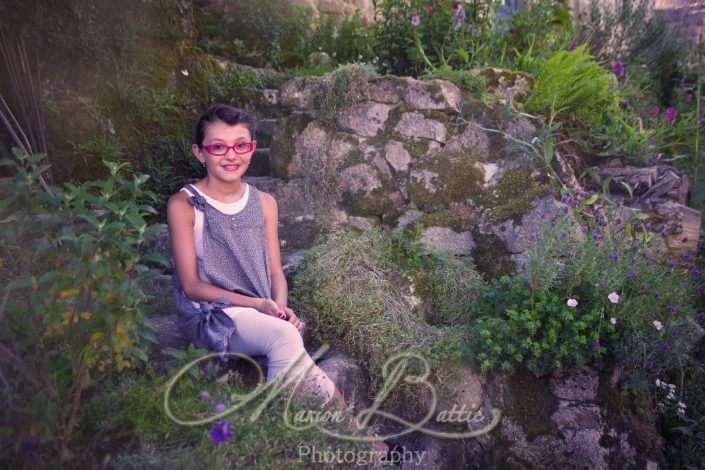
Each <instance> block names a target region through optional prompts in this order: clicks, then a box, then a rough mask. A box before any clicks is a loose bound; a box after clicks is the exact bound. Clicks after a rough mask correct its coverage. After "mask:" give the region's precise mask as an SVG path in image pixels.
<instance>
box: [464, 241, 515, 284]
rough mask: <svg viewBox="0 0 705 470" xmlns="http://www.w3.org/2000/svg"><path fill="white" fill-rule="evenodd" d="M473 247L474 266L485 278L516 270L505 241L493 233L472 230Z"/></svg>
mask: <svg viewBox="0 0 705 470" xmlns="http://www.w3.org/2000/svg"><path fill="white" fill-rule="evenodd" d="M472 235H473V240H475V249H474V250H473V252H472V255H473V259H474V260H475V266H476V267H477V270H478V271H480V272H481V273H482V274H483V275H484V277H485V279H492V278H499V277H501V276H503V275H505V274H510V273H512V272H514V271H516V265H515V264H514V261H512V259H511V258H510V257H509V253H508V248H507V242H505V241H504V240H502V239H501V238H499V237H498V236H496V235H493V234H489V235H486V234H482V233H479V232H477V231H475V232H473V234H472Z"/></svg>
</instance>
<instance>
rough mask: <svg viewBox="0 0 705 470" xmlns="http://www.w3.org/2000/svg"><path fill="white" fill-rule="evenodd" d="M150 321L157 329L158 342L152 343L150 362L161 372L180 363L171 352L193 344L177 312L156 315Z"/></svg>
mask: <svg viewBox="0 0 705 470" xmlns="http://www.w3.org/2000/svg"><path fill="white" fill-rule="evenodd" d="M150 321H151V322H152V325H154V328H155V329H156V337H157V342H156V343H155V344H152V345H150V350H149V351H150V352H149V358H150V363H151V364H152V365H153V366H154V368H155V369H156V370H157V371H159V372H160V373H163V372H166V371H168V370H169V369H171V368H172V367H174V366H176V365H177V364H178V360H177V359H176V358H174V357H173V356H172V355H171V353H173V352H175V351H183V350H186V349H188V347H189V345H190V344H191V342H190V341H188V340H187V339H186V336H184V334H183V332H182V331H181V327H179V317H178V315H177V314H175V313H174V314H171V315H165V316H163V317H154V318H151V319H150Z"/></svg>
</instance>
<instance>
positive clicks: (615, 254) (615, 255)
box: [607, 253, 619, 261]
mask: <svg viewBox="0 0 705 470" xmlns="http://www.w3.org/2000/svg"><path fill="white" fill-rule="evenodd" d="M607 258H608V259H611V260H613V261H619V255H618V254H617V253H610V254H608V255H607Z"/></svg>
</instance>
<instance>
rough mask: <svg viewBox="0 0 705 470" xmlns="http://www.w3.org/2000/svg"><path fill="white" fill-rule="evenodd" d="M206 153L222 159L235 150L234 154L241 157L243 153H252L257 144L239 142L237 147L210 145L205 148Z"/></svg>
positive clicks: (236, 144)
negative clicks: (231, 150)
mask: <svg viewBox="0 0 705 470" xmlns="http://www.w3.org/2000/svg"><path fill="white" fill-rule="evenodd" d="M203 148H204V149H206V152H208V153H210V154H211V155H214V156H216V157H222V156H223V155H225V154H226V153H228V150H230V149H233V152H235V153H237V154H239V155H241V154H243V153H249V152H252V150H253V149H254V148H255V142H237V143H235V145H225V144H210V145H206V146H204V147H203Z"/></svg>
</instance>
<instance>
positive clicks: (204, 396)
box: [198, 390, 211, 401]
mask: <svg viewBox="0 0 705 470" xmlns="http://www.w3.org/2000/svg"><path fill="white" fill-rule="evenodd" d="M198 396H199V397H201V398H202V399H204V400H206V401H209V400H210V399H211V394H210V393H208V391H207V390H203V391H202V392H201V393H199V394H198Z"/></svg>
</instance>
